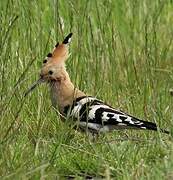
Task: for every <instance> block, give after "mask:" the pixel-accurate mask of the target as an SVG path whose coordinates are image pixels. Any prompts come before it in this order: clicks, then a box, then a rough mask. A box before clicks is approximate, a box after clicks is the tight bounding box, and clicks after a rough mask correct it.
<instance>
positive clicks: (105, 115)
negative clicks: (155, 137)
mask: <svg viewBox="0 0 173 180" xmlns="http://www.w3.org/2000/svg"><path fill="white" fill-rule="evenodd" d="M71 36H72V33H70V34H69V35H68V36H67V37H66V38H65V39H64V40H63V42H62V43H57V45H56V46H55V48H54V50H53V51H52V53H48V55H47V57H46V59H45V60H44V61H43V66H42V69H41V72H40V79H39V80H38V81H37V82H36V83H34V84H33V85H32V86H31V88H30V89H29V90H28V91H27V92H26V94H25V95H27V94H28V93H29V92H30V91H31V90H33V89H34V88H35V87H36V86H37V85H38V84H40V83H42V82H47V83H48V84H49V85H50V90H51V91H50V92H51V100H52V104H53V106H54V107H55V108H57V109H58V111H60V113H61V114H63V115H64V116H65V117H67V118H69V117H70V118H71V119H73V120H75V121H76V122H78V125H79V127H80V128H82V129H84V130H85V129H86V130H89V131H92V132H96V133H99V132H107V131H111V130H114V129H128V128H134V129H146V130H154V131H157V130H158V129H159V128H158V127H157V125H156V124H155V123H153V122H148V121H143V120H141V119H138V118H136V117H133V116H131V115H128V114H127V113H124V112H122V111H119V110H116V109H115V108H113V107H111V106H109V105H107V104H105V103H104V102H102V101H100V100H98V99H97V98H95V97H91V96H87V95H86V94H85V93H84V92H82V91H80V90H79V89H77V88H75V86H74V85H73V83H72V82H71V80H70V77H69V75H68V72H67V71H66V68H65V61H66V60H67V58H68V57H69V52H68V45H69V42H70V40H71ZM160 130H161V129H160ZM161 131H162V132H165V133H168V131H166V130H161Z"/></svg>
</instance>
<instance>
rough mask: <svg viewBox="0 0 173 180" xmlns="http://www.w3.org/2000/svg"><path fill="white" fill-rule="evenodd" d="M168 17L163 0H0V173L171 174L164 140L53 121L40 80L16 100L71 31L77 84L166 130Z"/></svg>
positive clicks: (171, 114) (172, 14)
mask: <svg viewBox="0 0 173 180" xmlns="http://www.w3.org/2000/svg"><path fill="white" fill-rule="evenodd" d="M172 22H173V3H172V1H170V0H169V1H168V0H153V1H151V0H144V1H139V0H116V1H111V0H110V1H108V0H102V1H101V0H100V1H97V0H92V1H91V0H90V1H88V0H76V1H73V0H69V1H63V0H59V1H56V0H52V1H46V0H38V1H36V0H32V1H28V0H4V1H2V2H1V3H0V29H1V31H0V42H1V43H0V49H1V53H0V98H1V99H0V117H1V118H0V176H1V179H40V178H41V179H56V178H64V179H66V178H67V177H69V176H71V177H76V178H77V179H83V177H85V176H88V177H89V176H92V177H98V178H101V177H104V178H107V179H109V178H112V179H114V178H117V179H171V178H173V139H172V138H171V136H167V135H165V134H160V133H159V132H146V131H116V132H113V133H110V134H108V135H106V136H104V137H100V138H99V139H98V141H97V142H95V143H93V142H90V141H89V140H88V139H87V137H86V136H85V135H84V134H80V133H78V132H75V131H74V130H71V129H70V128H69V126H68V125H67V124H65V123H62V122H60V120H59V118H58V117H57V115H56V113H55V111H54V110H53V109H52V108H51V102H50V99H49V91H48V87H47V86H46V85H42V86H40V87H39V88H37V90H35V91H34V92H33V93H32V94H31V95H29V96H28V97H27V98H25V99H24V98H23V93H24V92H25V91H26V89H27V88H28V86H29V85H30V84H32V82H34V81H35V80H36V79H37V78H38V74H39V69H40V66H41V64H42V61H43V59H44V57H45V55H46V54H47V53H48V52H49V51H50V50H51V49H52V47H53V46H54V45H55V44H56V42H57V41H58V40H62V39H63V37H64V36H65V35H67V34H68V33H69V32H73V33H74V36H73V40H72V44H71V48H70V49H71V52H72V55H71V57H70V59H69V60H68V62H67V69H68V71H69V73H70V76H71V78H72V80H73V82H74V83H75V84H76V86H78V87H79V88H80V89H82V90H84V91H85V92H88V93H89V94H92V95H95V96H97V97H99V98H101V99H102V100H104V101H106V102H107V103H109V104H111V105H113V106H115V107H117V108H119V109H122V110H124V111H126V112H129V113H131V114H134V115H135V116H138V117H140V118H143V119H148V120H150V121H153V122H156V123H157V124H158V125H159V126H160V127H163V128H166V129H169V130H171V129H172V130H173V128H172V125H173V97H171V96H170V94H169V89H170V88H171V87H173V57H172V56H173V43H172V40H173V26H172V24H173V23H172Z"/></svg>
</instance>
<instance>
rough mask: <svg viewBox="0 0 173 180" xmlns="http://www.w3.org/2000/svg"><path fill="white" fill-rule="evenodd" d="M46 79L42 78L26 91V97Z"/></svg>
mask: <svg viewBox="0 0 173 180" xmlns="http://www.w3.org/2000/svg"><path fill="white" fill-rule="evenodd" d="M43 82H44V80H43V79H42V78H40V79H39V80H37V81H36V82H35V83H34V84H32V86H31V87H30V88H29V89H28V90H27V91H26V92H25V94H24V97H26V96H27V95H28V94H29V93H30V92H31V91H32V90H34V89H35V88H36V87H37V86H38V85H39V84H41V83H43Z"/></svg>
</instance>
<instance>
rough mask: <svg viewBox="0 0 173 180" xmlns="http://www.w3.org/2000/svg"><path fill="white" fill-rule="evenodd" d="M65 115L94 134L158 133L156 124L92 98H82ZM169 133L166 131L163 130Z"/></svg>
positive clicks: (75, 101)
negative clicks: (122, 132)
mask: <svg viewBox="0 0 173 180" xmlns="http://www.w3.org/2000/svg"><path fill="white" fill-rule="evenodd" d="M63 113H64V115H65V116H68V118H73V119H75V120H76V121H79V127H81V128H85V129H87V130H89V131H92V132H97V133H98V132H107V131H111V130H114V129H128V128H132V129H147V130H154V131H157V130H158V128H157V126H156V124H155V123H152V122H147V121H143V120H141V119H139V118H136V117H134V116H131V115H129V114H127V113H124V112H122V111H119V110H116V109H115V108H113V107H111V106H109V105H107V104H105V103H104V102H103V101H100V100H98V99H97V98H94V97H91V96H82V97H79V98H77V99H75V100H74V101H73V104H72V105H71V106H70V105H68V106H66V107H65V108H64V112H63ZM161 131H163V132H165V133H168V132H167V131H165V130H161Z"/></svg>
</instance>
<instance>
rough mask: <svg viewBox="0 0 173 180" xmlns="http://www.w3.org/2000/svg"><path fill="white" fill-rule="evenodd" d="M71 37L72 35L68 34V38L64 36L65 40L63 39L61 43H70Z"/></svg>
mask: <svg viewBox="0 0 173 180" xmlns="http://www.w3.org/2000/svg"><path fill="white" fill-rule="evenodd" d="M72 35H73V33H70V34H69V35H68V36H66V38H65V39H64V41H63V42H62V43H63V44H68V43H69V42H70V39H71V37H72Z"/></svg>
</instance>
